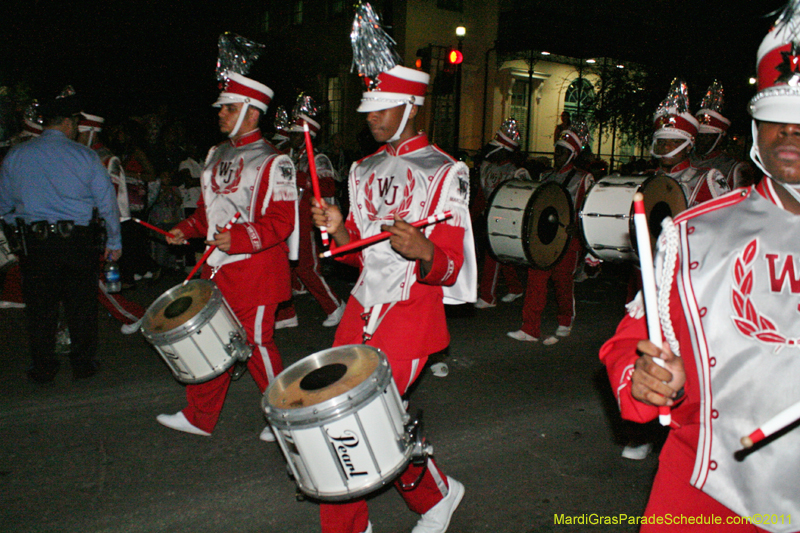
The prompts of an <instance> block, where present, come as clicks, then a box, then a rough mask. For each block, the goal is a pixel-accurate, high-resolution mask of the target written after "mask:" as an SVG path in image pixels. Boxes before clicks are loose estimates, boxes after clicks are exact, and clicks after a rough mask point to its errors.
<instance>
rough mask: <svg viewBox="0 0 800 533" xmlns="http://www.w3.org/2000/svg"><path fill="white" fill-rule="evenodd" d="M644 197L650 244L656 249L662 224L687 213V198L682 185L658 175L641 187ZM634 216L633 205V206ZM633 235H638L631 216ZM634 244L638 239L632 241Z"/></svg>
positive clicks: (640, 190)
mask: <svg viewBox="0 0 800 533" xmlns="http://www.w3.org/2000/svg"><path fill="white" fill-rule="evenodd" d="M639 192H641V193H642V195H643V196H644V212H645V214H646V215H647V229H648V230H649V231H650V242H651V243H652V245H653V247H654V248H655V245H656V242H657V241H658V236H659V235H661V222H662V221H663V220H664V219H665V218H667V217H672V218H675V215H677V214H678V213H680V212H682V211H686V207H687V205H686V196H685V195H684V194H683V189H682V188H681V186H680V184H679V183H678V182H677V181H675V180H674V179H672V178H670V177H669V176H665V175H663V174H657V175H655V176H653V177H651V178H648V179H647V180H645V182H644V183H642V186H641V187H639ZM631 215H633V205H631ZM631 235H636V228H634V227H633V217H632V216H631ZM631 241H632V242H634V246H635V241H636V239H633V238H632V239H631Z"/></svg>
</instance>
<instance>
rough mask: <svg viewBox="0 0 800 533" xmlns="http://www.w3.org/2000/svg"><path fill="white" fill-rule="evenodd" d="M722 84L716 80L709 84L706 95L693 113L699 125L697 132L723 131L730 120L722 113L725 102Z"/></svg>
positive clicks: (726, 129)
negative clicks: (697, 109) (698, 108)
mask: <svg viewBox="0 0 800 533" xmlns="http://www.w3.org/2000/svg"><path fill="white" fill-rule="evenodd" d="M724 94H725V93H724V91H723V89H722V84H721V83H720V82H718V81H717V80H714V82H713V83H712V84H711V86H709V88H708V90H707V91H706V95H705V96H704V97H703V100H702V101H701V102H700V110H699V111H698V112H697V113H696V114H695V118H697V122H699V124H700V125H699V127H698V128H697V132H698V133H725V132H726V131H728V128H729V127H730V125H731V121H730V120H728V119H727V118H725V117H724V116H723V115H722V106H723V105H724V103H725V101H724V100H725V99H724Z"/></svg>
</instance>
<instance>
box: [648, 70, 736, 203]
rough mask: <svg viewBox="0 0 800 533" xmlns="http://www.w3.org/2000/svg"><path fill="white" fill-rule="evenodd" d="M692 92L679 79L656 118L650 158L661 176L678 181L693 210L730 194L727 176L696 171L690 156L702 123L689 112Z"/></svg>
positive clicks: (714, 170) (708, 169)
mask: <svg viewBox="0 0 800 533" xmlns="http://www.w3.org/2000/svg"><path fill="white" fill-rule="evenodd" d="M688 92H689V90H688V89H687V87H686V83H685V82H683V80H680V79H678V78H676V79H674V80H673V81H672V85H671V86H670V89H669V92H668V93H667V97H666V98H665V99H664V101H662V102H661V104H659V106H658V108H657V109H656V112H655V115H654V116H653V127H654V130H655V131H654V132H653V144H652V145H651V147H650V155H652V156H653V157H654V158H655V159H656V161H657V162H658V170H657V172H660V173H663V174H666V175H667V176H669V177H670V178H672V179H674V180H675V181H677V182H678V183H679V184H680V185H681V188H682V189H683V194H684V195H685V196H686V203H687V205H688V206H689V207H692V206H694V205H697V204H699V203H700V202H705V201H706V200H710V199H712V198H716V197H717V196H720V195H721V194H725V193H726V192H728V191H729V190H730V188H729V187H728V182H727V180H726V178H725V176H724V175H723V174H722V172H720V171H719V170H717V169H715V168H696V167H694V166H692V164H691V161H690V159H689V156H690V155H691V153H692V150H693V149H694V143H695V139H696V138H697V131H698V128H699V126H700V125H699V123H698V122H697V119H696V118H694V117H693V116H692V114H691V113H690V112H689V96H688Z"/></svg>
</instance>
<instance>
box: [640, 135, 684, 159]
mask: <svg viewBox="0 0 800 533" xmlns="http://www.w3.org/2000/svg"><path fill="white" fill-rule="evenodd" d="M657 140H658V139H653V143H652V144H651V145H650V155H651V156H653V157H655V158H656V159H661V158H663V157H675V156H676V155H678V154H679V153H680V151H681V150H683V149H684V148H686V147H687V146H691V144H692V141H691V139H686V140H685V141H683V144H681V145H680V146H678V147H677V148H675V149H674V150H673V151H671V152H670V153H668V154H657V153H655V147H656V141H657Z"/></svg>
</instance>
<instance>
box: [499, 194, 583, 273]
mask: <svg viewBox="0 0 800 533" xmlns="http://www.w3.org/2000/svg"><path fill="white" fill-rule="evenodd" d="M573 214H574V212H573V208H572V199H571V198H570V195H569V192H567V190H566V189H565V188H564V187H563V186H561V185H559V184H558V183H553V182H545V183H535V182H532V181H527V180H518V179H513V180H508V181H506V182H504V183H502V184H501V185H500V186H499V187H497V189H495V191H494V192H493V193H492V196H491V197H490V198H489V209H488V211H487V215H486V234H487V236H488V238H489V249H490V250H491V253H492V256H494V258H495V259H497V261H499V262H501V263H516V264H522V265H527V266H529V267H531V268H538V269H541V270H547V269H548V268H550V267H552V266H553V265H555V264H556V263H557V262H558V260H559V259H561V257H562V256H563V255H564V253H565V252H566V251H567V246H569V241H570V236H569V235H568V234H567V229H566V228H567V226H568V225H569V224H570V222H571V221H572V219H573Z"/></svg>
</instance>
